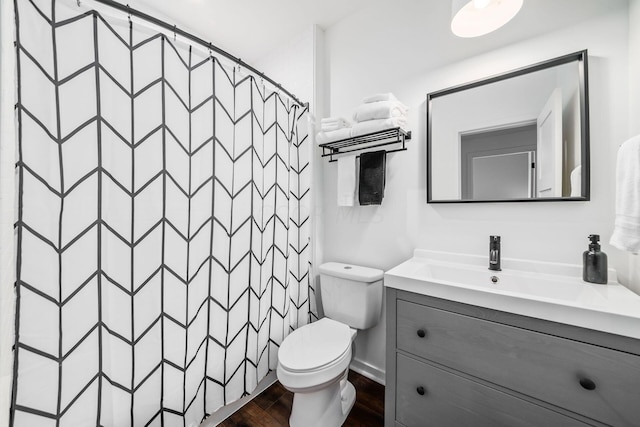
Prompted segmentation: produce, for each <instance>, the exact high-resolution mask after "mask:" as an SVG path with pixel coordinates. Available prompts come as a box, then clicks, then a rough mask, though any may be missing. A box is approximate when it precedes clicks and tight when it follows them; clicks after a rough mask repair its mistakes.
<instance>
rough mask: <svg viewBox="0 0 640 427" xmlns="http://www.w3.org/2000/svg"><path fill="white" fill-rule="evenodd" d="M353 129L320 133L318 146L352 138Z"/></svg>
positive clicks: (317, 136) (317, 139)
mask: <svg viewBox="0 0 640 427" xmlns="http://www.w3.org/2000/svg"><path fill="white" fill-rule="evenodd" d="M352 129H353V128H350V127H348V128H342V129H337V130H332V131H328V132H318V134H317V135H316V142H317V143H318V144H326V143H327V142H333V141H339V140H341V139H347V138H351V130H352Z"/></svg>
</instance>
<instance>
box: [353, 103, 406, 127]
mask: <svg viewBox="0 0 640 427" xmlns="http://www.w3.org/2000/svg"><path fill="white" fill-rule="evenodd" d="M407 111H408V108H407V106H406V105H404V104H403V103H402V102H399V101H377V102H370V103H368V104H362V105H360V106H359V107H358V108H356V111H355V112H354V113H353V120H355V121H356V122H364V121H365V120H376V119H388V118H390V117H400V116H406V115H407Z"/></svg>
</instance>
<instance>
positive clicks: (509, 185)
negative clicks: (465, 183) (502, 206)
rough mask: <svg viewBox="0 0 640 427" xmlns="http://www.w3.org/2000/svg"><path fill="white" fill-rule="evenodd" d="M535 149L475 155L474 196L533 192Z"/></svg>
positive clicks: (515, 195)
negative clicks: (481, 155)
mask: <svg viewBox="0 0 640 427" xmlns="http://www.w3.org/2000/svg"><path fill="white" fill-rule="evenodd" d="M533 156H534V153H533V152H531V151H529V152H523V153H510V154H501V155H497V156H484V157H476V158H474V159H473V199H474V200H497V199H504V198H509V199H528V198H531V196H532V195H533V179H532V176H531V175H532V174H531V170H532V169H531V164H532V163H533Z"/></svg>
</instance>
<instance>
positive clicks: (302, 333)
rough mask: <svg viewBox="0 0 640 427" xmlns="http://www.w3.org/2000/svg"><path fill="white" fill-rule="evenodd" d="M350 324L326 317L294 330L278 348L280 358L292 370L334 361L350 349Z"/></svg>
mask: <svg viewBox="0 0 640 427" xmlns="http://www.w3.org/2000/svg"><path fill="white" fill-rule="evenodd" d="M351 337H352V333H351V328H349V326H347V325H345V324H344V323H340V322H336V321H335V320H332V319H329V318H327V317H324V318H322V319H320V320H318V321H317V322H315V323H310V324H308V325H305V326H303V327H301V328H298V329H296V330H295V331H293V332H292V333H291V334H289V336H287V337H286V338H285V339H284V341H283V342H282V344H281V345H280V350H279V351H278V361H279V362H280V364H281V365H282V366H283V367H284V368H285V369H287V370H288V371H289V372H300V373H302V372H309V371H316V370H319V369H322V368H323V367H326V366H328V365H331V364H333V363H334V362H335V361H337V360H338V359H340V358H341V357H342V356H344V354H345V353H346V352H347V351H350V350H351Z"/></svg>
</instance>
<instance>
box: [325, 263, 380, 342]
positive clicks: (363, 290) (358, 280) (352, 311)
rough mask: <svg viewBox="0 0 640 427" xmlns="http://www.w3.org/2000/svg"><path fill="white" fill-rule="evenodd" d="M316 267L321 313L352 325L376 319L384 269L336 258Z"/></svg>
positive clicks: (364, 326) (359, 326) (373, 322)
mask: <svg viewBox="0 0 640 427" xmlns="http://www.w3.org/2000/svg"><path fill="white" fill-rule="evenodd" d="M319 270H320V297H321V300H322V308H323V309H324V314H325V316H327V317H329V318H331V319H333V320H337V321H339V322H342V323H345V324H347V325H349V326H351V327H352V328H356V329H367V328H370V327H372V326H375V325H376V324H377V323H378V321H379V320H380V313H381V312H382V277H383V275H384V271H382V270H378V269H377V268H369V267H362V266H357V265H352V264H342V263H339V262H328V263H325V264H322V265H321V266H320V268H319Z"/></svg>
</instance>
